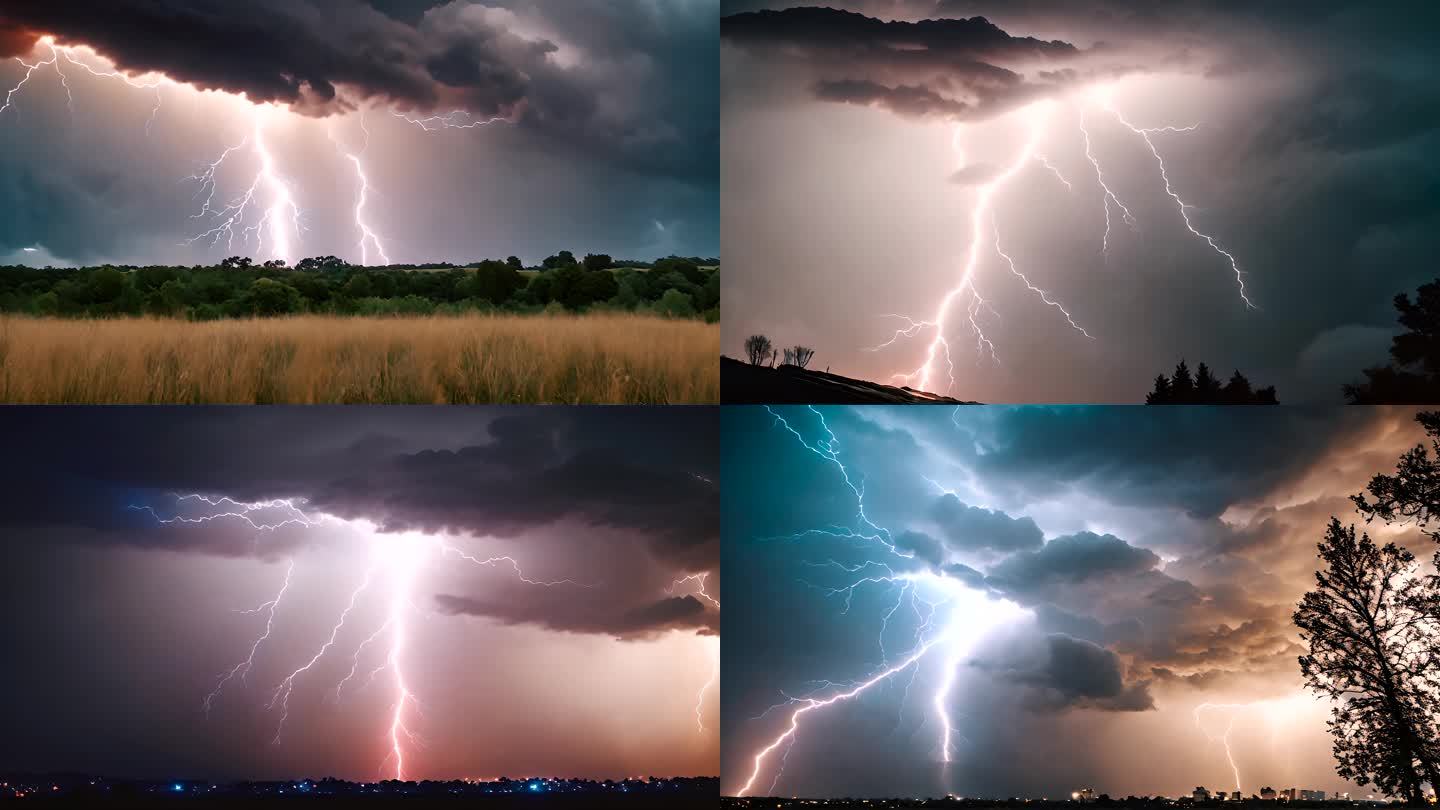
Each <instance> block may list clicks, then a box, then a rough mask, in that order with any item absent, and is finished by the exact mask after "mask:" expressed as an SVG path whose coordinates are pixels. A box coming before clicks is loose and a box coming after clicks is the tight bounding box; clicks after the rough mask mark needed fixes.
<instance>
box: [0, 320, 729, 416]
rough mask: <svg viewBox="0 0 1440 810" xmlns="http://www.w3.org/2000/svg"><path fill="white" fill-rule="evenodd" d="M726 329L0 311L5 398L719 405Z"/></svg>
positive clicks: (637, 323) (680, 324) (668, 324)
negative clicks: (83, 316)
mask: <svg viewBox="0 0 1440 810" xmlns="http://www.w3.org/2000/svg"><path fill="white" fill-rule="evenodd" d="M719 355H720V327H719V326H718V325H714V324H704V323H700V322H698V321H687V320H665V319H662V318H656V317H649V316H639V315H623V314H603V315H581V316H566V315H560V316H539V315H537V316H506V315H500V316H487V315H478V314H477V315H471V316H460V317H414V318H405V317H399V318H345V317H328V316H313V315H308V316H300V317H294V318H269V319H258V320H228V321H212V322H205V323H192V322H189V321H179V320H166V319H123V320H91V321H86V320H61V319H48V318H26V317H8V316H3V317H0V401H3V402H25V403H184V404H191V403H417V404H419V403H486V402H516V403H530V402H555V403H643V404H668V403H684V402H719V401H720V371H719V361H718V357H719Z"/></svg>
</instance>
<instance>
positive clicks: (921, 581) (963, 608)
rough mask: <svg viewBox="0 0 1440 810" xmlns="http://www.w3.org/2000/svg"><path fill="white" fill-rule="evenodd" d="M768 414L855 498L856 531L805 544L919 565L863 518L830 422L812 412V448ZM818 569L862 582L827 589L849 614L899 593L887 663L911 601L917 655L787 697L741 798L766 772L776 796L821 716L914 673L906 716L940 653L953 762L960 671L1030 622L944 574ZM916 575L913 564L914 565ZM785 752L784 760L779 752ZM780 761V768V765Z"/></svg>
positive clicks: (942, 710)
mask: <svg viewBox="0 0 1440 810" xmlns="http://www.w3.org/2000/svg"><path fill="white" fill-rule="evenodd" d="M767 411H769V413H770V414H771V416H772V417H773V418H774V420H775V424H776V426H778V427H780V428H782V429H784V430H785V431H786V432H788V433H790V434H791V435H792V436H794V437H795V439H796V440H797V441H798V442H799V443H800V445H801V446H802V447H804V448H805V449H806V450H809V451H810V452H811V453H814V454H815V455H817V456H819V457H820V458H821V459H822V460H824V461H825V462H827V463H829V464H832V465H834V466H835V467H836V468H837V469H838V470H839V472H840V474H841V478H842V480H843V482H844V483H845V485H846V488H848V489H849V490H850V491H851V494H853V495H854V496H855V510H856V511H855V524H856V527H855V528H853V529H852V528H848V527H834V528H831V529H812V530H808V531H806V532H804V533H802V534H801V535H796V536H795V537H796V539H798V538H799V537H802V536H811V535H815V536H820V537H834V538H838V539H844V540H848V541H860V542H862V543H864V544H866V545H871V544H874V545H877V546H879V548H878V549H877V551H880V553H882V554H884V555H885V557H886V559H891V560H893V562H894V563H895V565H901V564H904V563H905V562H906V561H907V560H909V561H913V559H914V555H913V554H907V553H905V552H904V551H902V550H900V549H897V548H896V547H895V545H894V543H893V541H892V540H891V535H890V532H889V530H888V529H884V528H882V527H880V526H877V525H876V524H875V523H874V522H872V521H871V519H870V518H869V517H868V516H867V515H866V514H865V505H864V490H863V487H861V486H859V485H857V484H856V483H855V480H856V478H858V476H856V477H855V478H852V475H854V474H853V473H852V472H851V470H850V468H849V467H848V466H847V465H846V464H845V462H844V461H843V460H842V459H841V458H840V441H839V439H838V437H836V435H835V433H834V432H833V431H832V430H831V429H830V426H829V424H828V423H827V422H826V420H825V417H824V415H823V414H822V413H821V412H820V411H819V410H817V409H816V408H814V407H813V406H812V407H810V408H808V411H809V413H811V414H813V415H814V416H815V417H816V418H817V419H818V421H819V424H820V429H821V432H822V435H823V438H819V439H815V440H813V441H812V440H807V439H806V438H805V435H804V434H803V433H801V432H800V430H799V429H798V428H796V427H795V426H794V425H792V424H791V423H790V421H789V420H788V419H786V418H785V416H783V415H781V414H780V413H777V412H776V411H775V410H773V409H770V408H767ZM813 565H815V567H819V568H838V569H840V570H842V571H845V572H847V573H850V574H854V575H856V576H857V578H855V579H852V580H850V581H849V584H847V585H845V586H843V587H836V588H822V589H821V590H822V592H824V593H825V594H826V595H828V596H839V595H843V596H844V604H845V612H848V611H849V607H850V604H851V601H850V600H851V598H852V597H853V596H854V593H855V591H856V589H858V588H861V587H865V586H872V585H875V586H881V587H891V588H895V589H896V590H897V593H898V595H899V596H898V598H897V600H896V601H895V603H894V605H893V606H892V607H890V609H889V610H888V611H887V612H886V613H885V614H884V615H883V621H882V623H881V629H880V634H879V642H880V648H881V654H882V656H885V644H884V640H885V634H886V630H887V629H888V626H889V622H890V619H891V617H893V616H894V615H895V613H896V612H897V611H898V610H899V609H900V606H901V605H902V604H903V603H904V602H905V600H906V599H907V598H908V599H910V600H911V604H912V606H913V609H914V612H915V615H916V618H917V621H918V622H919V625H918V627H917V629H916V631H915V641H914V645H913V647H912V649H911V650H910V651H909V652H908V653H906V654H904V655H903V656H901V657H899V658H898V659H889V660H886V661H885V663H883V664H882V665H881V667H880V668H879V670H878V671H877V672H875V673H874V674H872V675H870V676H869V677H867V678H865V679H863V680H860V681H858V682H855V683H852V684H849V685H839V684H835V683H834V682H832V681H830V680H828V679H827V680H823V681H820V682H819V684H820V687H819V688H818V689H817V690H815V691H813V692H811V693H810V694H808V695H805V696H789V695H786V700H785V701H784V702H783V703H780V704H778V705H777V706H773V707H771V708H770V709H768V710H766V712H765V713H764V714H762V715H761V717H764V716H766V715H768V714H770V713H771V712H772V711H775V710H776V709H780V708H782V707H791V711H790V713H789V715H788V716H787V718H786V722H785V724H784V726H783V728H782V730H781V731H780V733H779V734H778V735H777V736H775V737H774V738H772V739H771V740H770V741H769V742H768V743H766V744H765V745H764V746H762V747H761V748H760V749H759V750H757V751H756V752H755V754H754V755H753V756H752V758H751V763H752V767H751V770H750V775H749V777H748V778H747V779H746V781H745V783H744V784H743V785H742V786H741V787H740V789H739V791H738V793H737V795H739V796H745V795H747V794H749V793H751V792H752V791H753V790H754V789H755V786H756V784H757V782H759V780H760V779H761V777H762V776H763V775H764V774H765V773H766V771H767V769H772V770H773V773H772V775H771V779H770V791H771V792H772V793H773V792H774V790H775V786H776V785H777V784H778V783H779V780H780V778H781V776H782V775H783V773H784V769H785V762H786V760H787V758H788V756H789V753H790V751H791V750H793V748H794V746H795V744H796V741H797V739H798V737H799V735H800V731H801V727H802V725H803V724H804V722H805V720H806V719H807V718H808V717H810V716H811V715H813V714H814V713H816V712H820V711H823V710H826V709H831V708H832V707H836V706H839V705H842V704H845V703H848V702H850V701H852V700H856V699H859V698H861V697H862V696H863V695H865V694H866V693H868V692H870V691H871V690H872V689H875V688H876V687H877V686H880V685H881V684H883V683H886V682H887V681H889V680H890V679H892V678H894V677H895V676H897V675H900V674H901V673H904V672H906V671H910V673H911V681H910V682H909V683H907V684H906V685H905V692H904V696H903V697H902V711H903V706H904V703H905V702H907V701H908V699H909V693H910V686H911V685H912V684H913V681H914V677H915V675H916V674H917V673H918V671H919V669H920V668H921V667H922V666H924V665H925V662H926V660H927V659H928V658H930V656H931V653H933V652H936V651H939V653H940V655H939V659H940V660H939V662H938V665H939V683H938V685H937V687H936V689H935V691H934V692H933V694H932V695H931V698H930V712H931V714H932V715H933V717H934V719H935V723H936V727H937V728H938V729H939V734H940V740H939V750H940V759H941V760H942V762H945V763H949V762H951V761H952V756H953V751H954V737H955V734H956V733H957V731H956V728H955V724H954V720H953V718H952V717H951V713H950V705H951V696H952V692H953V689H954V685H955V680H956V677H957V675H958V672H959V670H960V668H961V667H962V666H963V665H964V662H965V658H966V656H968V655H969V654H970V651H971V650H973V649H974V647H975V644H976V643H977V642H978V641H979V640H980V639H981V638H982V637H983V636H984V635H985V634H986V633H988V632H989V631H990V630H991V629H992V628H994V627H997V626H999V625H1001V624H1003V623H1006V622H1011V621H1015V620H1017V619H1019V618H1021V617H1023V616H1025V615H1026V612H1025V611H1024V610H1023V609H1021V608H1020V607H1018V606H1016V605H1015V604H1013V603H1011V602H1008V601H1006V600H1003V599H997V598H995V597H993V596H992V595H990V594H988V593H984V592H982V591H978V590H975V589H973V588H971V587H969V586H968V585H966V584H964V583H963V582H961V581H960V580H958V579H955V578H954V577H951V576H948V575H946V574H945V573H943V572H937V571H933V570H930V569H928V568H923V569H920V570H906V571H900V570H896V568H895V567H894V566H892V564H891V563H890V562H885V561H882V560H876V559H870V560H866V561H865V562H863V563H861V564H859V565H853V566H847V565H844V564H841V563H838V562H835V561H833V560H830V561H827V562H825V563H817V564H813ZM911 565H912V567H913V562H912V563H911ZM922 588H923V589H925V590H927V591H931V592H933V593H934V594H935V595H936V599H935V601H930V600H929V599H925V598H923V597H919V596H917V593H918V592H919V590H921V589H922ZM919 603H923V604H925V605H928V606H929V610H928V612H926V611H924V610H922V609H921V607H920V604H919ZM942 607H944V608H945V611H944V614H945V617H946V618H944V619H943V620H942V621H940V622H939V626H938V627H937V622H936V614H937V612H939V609H940V608H942ZM825 690H831V691H830V692H829V694H828V695H825V696H823V697H822V696H820V692H823V691H825ZM782 747H783V749H784V750H783V752H781V753H780V754H779V755H778V757H777V756H776V753H777V752H780V751H781V749H782ZM775 760H778V762H777V761H775Z"/></svg>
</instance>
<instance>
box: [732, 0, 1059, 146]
mask: <svg viewBox="0 0 1440 810" xmlns="http://www.w3.org/2000/svg"><path fill="white" fill-rule="evenodd" d="M720 30H721V36H722V37H723V38H724V39H725V41H727V42H730V43H732V44H734V45H735V46H737V47H740V48H742V49H745V50H747V51H750V52H752V53H756V54H759V55H762V56H765V57H768V58H773V59H776V60H780V61H781V62H783V63H784V64H785V65H786V68H787V70H791V71H794V72H796V73H798V74H801V75H805V76H809V77H810V85H809V86H810V89H811V92H812V94H813V96H814V98H816V99H819V100H821V101H829V102H838V103H846V104H859V105H865V106H873V107H877V108H880V109H884V110H887V111H889V112H892V113H894V114H896V115H900V116H903V117H907V118H944V119H951V120H978V119H984V118H989V117H992V116H994V115H997V114H1000V113H1003V112H1005V111H1007V110H1011V109H1014V108H1016V107H1019V106H1024V105H1025V104H1028V103H1030V102H1031V101H1033V100H1035V99H1037V98H1040V97H1044V96H1047V95H1052V94H1055V93H1058V92H1061V91H1063V90H1064V89H1066V88H1067V87H1069V86H1072V85H1073V84H1074V83H1075V82H1076V81H1077V80H1079V79H1080V78H1081V74H1080V73H1079V72H1077V71H1076V69H1075V68H1073V67H1070V63H1073V62H1077V61H1079V60H1080V59H1081V57H1083V56H1084V55H1085V54H1084V52H1082V51H1081V50H1080V49H1078V48H1076V47H1075V46H1074V45H1071V44H1070V43H1067V42H1062V41H1059V40H1055V41H1049V42H1046V41H1043V40H1039V39H1035V38H1033V37H1016V36H1011V35H1010V34H1008V33H1006V32H1005V31H1003V30H1001V29H1000V28H999V27H998V26H996V25H995V24H993V23H991V22H990V21H989V20H986V19H985V18H983V17H973V18H968V19H927V20H923V21H919V22H906V21H883V20H879V19H875V18H872V17H867V16H865V15H863V14H860V13H856V12H849V11H843V10H838V9H831V8H809V7H800V8H789V9H785V10H782V11H757V12H747V13H741V14H735V15H731V16H728V17H725V18H724V19H723V20H722V21H721V28H720Z"/></svg>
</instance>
